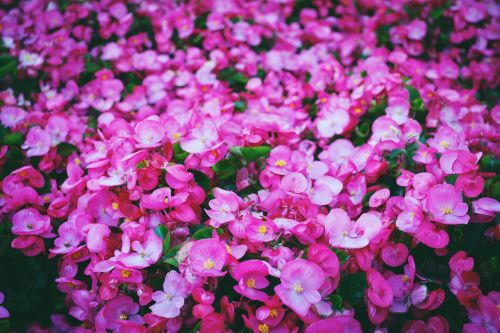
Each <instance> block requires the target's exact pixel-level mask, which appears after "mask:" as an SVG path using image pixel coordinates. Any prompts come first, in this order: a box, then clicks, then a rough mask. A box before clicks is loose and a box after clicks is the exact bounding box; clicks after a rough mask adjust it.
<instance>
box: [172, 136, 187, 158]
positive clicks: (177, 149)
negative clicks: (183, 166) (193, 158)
mask: <svg viewBox="0 0 500 333" xmlns="http://www.w3.org/2000/svg"><path fill="white" fill-rule="evenodd" d="M188 155H189V153H188V152H185V151H184V150H183V149H182V148H181V144H180V143H179V142H178V141H177V142H176V143H175V144H174V160H175V161H176V162H177V163H181V162H184V160H185V159H186V158H187V157H188Z"/></svg>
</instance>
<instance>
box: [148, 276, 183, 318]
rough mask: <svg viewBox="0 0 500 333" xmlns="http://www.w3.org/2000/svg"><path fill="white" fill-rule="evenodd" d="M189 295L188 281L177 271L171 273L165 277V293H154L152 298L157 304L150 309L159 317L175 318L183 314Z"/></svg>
mask: <svg viewBox="0 0 500 333" xmlns="http://www.w3.org/2000/svg"><path fill="white" fill-rule="evenodd" d="M187 295H188V289H187V284H186V280H185V279H184V278H183V277H182V276H181V275H180V274H179V273H177V272H176V271H170V272H168V274H167V275H166V276H165V281H164V282H163V291H155V292H154V293H153V295H152V298H153V301H155V302H156V303H155V304H153V305H152V306H150V309H151V311H152V312H153V314H155V315H157V316H160V317H164V318H175V317H177V316H178V315H179V314H180V313H181V308H182V306H183V305H184V299H185V298H186V297H187Z"/></svg>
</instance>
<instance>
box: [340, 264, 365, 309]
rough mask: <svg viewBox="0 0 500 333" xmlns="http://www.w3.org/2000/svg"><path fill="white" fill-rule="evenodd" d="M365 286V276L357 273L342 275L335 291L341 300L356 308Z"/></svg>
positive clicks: (362, 273)
mask: <svg viewBox="0 0 500 333" xmlns="http://www.w3.org/2000/svg"><path fill="white" fill-rule="evenodd" d="M366 286H367V282H366V274H365V273H364V272H359V273H355V274H346V275H344V276H343V277H342V278H341V280H340V283H339V287H338V289H337V290H338V293H339V294H340V297H341V298H342V299H343V300H345V301H346V302H348V303H349V304H350V305H351V306H356V304H357V303H358V302H359V301H361V300H362V299H363V297H364V294H365V289H366Z"/></svg>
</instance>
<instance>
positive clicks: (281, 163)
mask: <svg viewBox="0 0 500 333" xmlns="http://www.w3.org/2000/svg"><path fill="white" fill-rule="evenodd" d="M285 165H286V162H285V161H284V160H277V161H276V162H274V166H277V167H284V166H285Z"/></svg>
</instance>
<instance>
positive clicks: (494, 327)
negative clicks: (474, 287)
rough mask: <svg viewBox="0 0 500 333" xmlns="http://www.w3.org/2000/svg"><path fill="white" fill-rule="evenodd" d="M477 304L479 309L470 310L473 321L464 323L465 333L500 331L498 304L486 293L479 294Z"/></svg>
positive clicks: (493, 332) (492, 332)
mask: <svg viewBox="0 0 500 333" xmlns="http://www.w3.org/2000/svg"><path fill="white" fill-rule="evenodd" d="M488 296H489V295H488ZM477 305H478V308H477V309H470V310H469V319H470V321H471V322H472V323H470V324H465V325H464V333H476V332H478V333H479V332H485V333H496V332H498V331H499V330H500V319H499V318H500V309H499V308H498V305H496V304H495V303H493V302H492V300H491V299H490V298H489V297H487V296H484V295H481V296H479V298H478V300H477Z"/></svg>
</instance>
